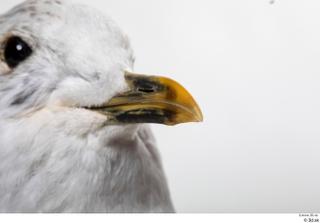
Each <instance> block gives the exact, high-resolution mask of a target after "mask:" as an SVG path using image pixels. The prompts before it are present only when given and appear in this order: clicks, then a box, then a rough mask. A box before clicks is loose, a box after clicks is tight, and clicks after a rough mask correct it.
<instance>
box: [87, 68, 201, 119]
mask: <svg viewBox="0 0 320 223" xmlns="http://www.w3.org/2000/svg"><path fill="white" fill-rule="evenodd" d="M125 79H126V82H127V84H128V85H129V87H130V91H128V92H126V93H122V94H119V95H116V96H115V97H113V98H111V99H110V100H109V101H108V102H107V103H105V104H103V105H101V106H100V107H95V108H90V109H91V110H95V111H97V112H100V113H102V114H104V115H107V117H108V121H107V122H108V124H113V125H115V124H125V123H159V124H165V125H176V124H180V123H185V122H202V121H203V116H202V112H201V110H200V108H199V106H198V104H197V102H196V101H195V100H194V99H193V97H192V96H191V95H190V93H189V92H188V91H187V90H186V89H185V88H184V87H182V86H181V85H180V84H179V83H177V82H176V81H174V80H172V79H170V78H166V77H158V76H147V75H140V74H133V73H129V72H125Z"/></svg>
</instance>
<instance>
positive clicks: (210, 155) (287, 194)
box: [0, 0, 320, 213]
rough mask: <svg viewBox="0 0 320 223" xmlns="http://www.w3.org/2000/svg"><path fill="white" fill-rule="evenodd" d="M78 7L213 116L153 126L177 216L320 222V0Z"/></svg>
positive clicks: (181, 0)
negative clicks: (111, 23)
mask: <svg viewBox="0 0 320 223" xmlns="http://www.w3.org/2000/svg"><path fill="white" fill-rule="evenodd" d="M20 2H21V0H11V1H4V0H1V8H0V12H1V13H2V12H5V11H7V10H8V9H9V8H11V7H12V6H14V5H15V4H17V3H20ZM76 2H82V3H85V4H87V5H91V6H93V7H95V8H99V9H100V10H102V11H104V12H105V13H106V14H107V15H109V16H111V17H112V18H113V19H114V20H115V21H116V22H117V23H118V25H119V26H120V27H122V29H123V30H124V31H125V32H126V33H127V34H128V35H129V36H130V39H131V43H132V46H133V48H134V50H135V55H136V63H135V72H137V73H144V74H156V75H163V76H167V77H170V78H172V79H175V80H176V81H178V82H180V83H181V84H182V85H183V86H185V87H186V89H188V90H189V92H190V93H191V94H192V95H193V96H194V98H195V99H196V100H197V102H198V104H199V105H200V107H201V109H202V112H203V115H204V122H203V123H190V124H181V125H178V126H175V127H168V126H162V125H152V128H153V130H154V133H155V135H156V138H157V141H158V145H159V147H160V151H161V154H162V158H163V164H164V168H165V171H166V174H167V177H168V181H169V187H170V190H171V195H172V199H173V202H174V205H175V207H176V211H178V212H214V213H217V212H246V213H254V212H320V100H319V99H320V32H319V30H320V1H318V0H299V1H298V0H275V2H274V3H273V4H270V2H269V1H268V0H242V1H239V0H227V1H223V0H220V1H217V0H188V1H187V0H161V1H160V0H157V1H156V0H134V1H133V0H90V1H86V0H77V1H76Z"/></svg>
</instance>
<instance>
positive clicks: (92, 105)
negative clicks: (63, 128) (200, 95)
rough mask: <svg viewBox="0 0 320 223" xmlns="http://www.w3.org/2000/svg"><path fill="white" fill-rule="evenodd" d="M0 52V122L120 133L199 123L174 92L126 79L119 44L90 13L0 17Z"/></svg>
mask: <svg viewBox="0 0 320 223" xmlns="http://www.w3.org/2000/svg"><path fill="white" fill-rule="evenodd" d="M0 49H1V55H0V56H1V60H0V114H1V116H2V118H7V119H17V118H26V117H29V118H30V117H36V118H35V119H37V120H38V121H39V120H42V121H41V122H42V123H43V122H45V120H47V119H50V118H52V119H55V120H56V121H57V122H59V121H61V122H64V123H66V122H67V121H68V122H70V121H72V120H73V122H74V123H79V122H80V123H81V125H80V126H77V131H78V130H79V128H81V127H83V126H86V127H87V129H92V123H99V124H97V125H98V126H99V128H101V127H102V126H103V127H105V126H113V127H115V126H118V127H119V126H121V128H122V127H123V126H137V125H127V124H139V123H160V124H166V125H176V124H179V123H184V122H199V121H202V114H201V110H200V108H199V106H198V105H197V103H196V101H195V100H194V99H193V98H192V96H191V95H190V94H189V93H188V92H187V90H186V89H184V88H183V87H182V86H181V85H180V84H178V83H177V82H175V81H173V80H171V79H169V78H165V77H159V76H147V75H138V74H134V73H132V72H133V63H134V56H133V52H132V49H131V47H130V43H129V40H128V38H127V36H126V35H125V34H124V33H123V32H122V31H121V30H120V29H119V28H118V26H117V25H116V24H115V23H114V22H113V21H112V20H111V19H110V18H109V17H107V16H105V15H104V14H102V13H100V12H99V11H97V10H95V9H92V8H90V7H87V6H83V5H78V4H73V3H72V2H69V1H65V0H47V1H42V0H29V1H26V2H24V3H22V4H20V5H18V6H16V7H15V8H13V9H12V10H11V11H9V12H7V13H6V14H4V15H2V16H1V17H0ZM61 114H63V115H61ZM83 123H90V124H88V125H84V124H83ZM96 128H97V129H99V128H98V127H97V126H96Z"/></svg>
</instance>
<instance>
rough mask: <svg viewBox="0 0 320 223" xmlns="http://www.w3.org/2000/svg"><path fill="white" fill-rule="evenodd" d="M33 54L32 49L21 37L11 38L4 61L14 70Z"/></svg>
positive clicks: (7, 43)
mask: <svg viewBox="0 0 320 223" xmlns="http://www.w3.org/2000/svg"><path fill="white" fill-rule="evenodd" d="M31 53H32V50H31V48H30V47H29V46H28V44H26V43H25V42H24V41H23V40H22V39H21V38H20V37H11V38H9V39H8V40H7V42H6V46H5V49H4V59H5V61H6V63H7V64H8V66H9V67H10V68H14V67H16V66H17V65H18V64H19V63H20V62H21V61H24V60H25V59H26V58H27V57H28V56H30V54H31Z"/></svg>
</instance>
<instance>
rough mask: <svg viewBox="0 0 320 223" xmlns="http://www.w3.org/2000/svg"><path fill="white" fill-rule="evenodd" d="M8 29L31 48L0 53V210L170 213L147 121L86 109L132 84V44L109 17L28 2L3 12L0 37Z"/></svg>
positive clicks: (87, 10) (8, 34)
mask: <svg viewBox="0 0 320 223" xmlns="http://www.w3.org/2000/svg"><path fill="white" fill-rule="evenodd" d="M11 36H19V37H21V38H22V39H23V40H24V41H26V42H27V43H28V44H29V46H30V47H31V48H32V54H31V55H30V57H29V58H27V59H26V60H25V61H22V62H21V63H20V64H19V65H18V66H17V67H15V68H10V67H9V66H8V64H6V61H5V58H3V57H4V56H3V53H2V60H1V61H0V211H1V212H173V211H174V208H173V206H172V203H171V200H170V195H169V190H168V186H167V182H166V179H165V176H164V173H163V170H162V167H161V161H160V157H159V154H158V150H157V147H156V145H155V141H154V138H153V136H152V133H151V131H150V129H149V127H148V125H146V124H121V125H108V124H107V122H108V117H107V116H106V115H103V114H101V113H99V112H95V111H92V110H89V109H85V108H90V107H93V106H100V105H101V104H103V103H106V102H107V101H108V100H109V99H111V98H112V97H114V96H115V95H118V94H121V93H124V92H127V91H128V90H129V86H128V84H127V83H126V80H125V76H124V72H125V71H129V72H130V71H132V66H133V56H132V50H131V48H130V44H129V41H128V39H127V37H126V36H125V35H124V34H123V33H122V32H121V30H120V29H119V28H118V27H117V26H116V25H115V23H114V22H113V21H112V20H111V19H110V18H108V17H106V16H104V15H102V14H101V13H100V12H98V11H96V10H94V9H91V8H88V7H86V6H82V5H77V4H73V3H70V2H69V1H64V0H63V1H62V0H58V1H53V0H49V1H41V0H30V1H26V2H24V3H23V4H21V5H18V6H17V7H15V8H13V9H12V10H11V11H9V12H8V13H6V14H4V15H2V16H1V17H0V40H1V41H2V43H3V44H4V43H5V42H6V41H7V40H8V39H9V38H10V37H11ZM2 48H4V47H2ZM2 50H4V49H2Z"/></svg>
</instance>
